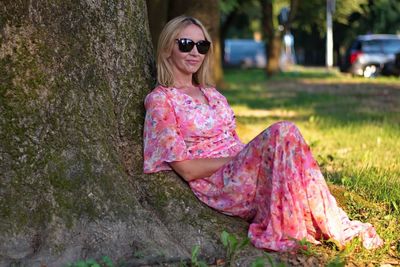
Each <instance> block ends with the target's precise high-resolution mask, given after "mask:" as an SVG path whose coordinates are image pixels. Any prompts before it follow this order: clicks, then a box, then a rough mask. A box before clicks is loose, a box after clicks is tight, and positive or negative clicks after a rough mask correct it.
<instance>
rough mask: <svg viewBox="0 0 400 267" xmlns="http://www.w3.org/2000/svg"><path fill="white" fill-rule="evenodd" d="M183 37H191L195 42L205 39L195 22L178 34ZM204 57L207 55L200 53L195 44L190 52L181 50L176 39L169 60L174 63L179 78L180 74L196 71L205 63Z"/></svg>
mask: <svg viewBox="0 0 400 267" xmlns="http://www.w3.org/2000/svg"><path fill="white" fill-rule="evenodd" d="M181 38H186V39H191V40H193V41H194V42H195V43H197V42H198V41H202V40H205V37H204V34H203V31H202V30H201V28H200V27H199V26H197V25H194V24H191V25H189V26H187V27H186V28H184V29H183V30H182V31H181V32H180V33H179V34H178V36H177V38H176V39H181ZM204 58H205V55H202V54H200V53H199V52H198V51H197V47H196V46H194V47H193V49H192V50H191V51H189V52H181V51H180V50H179V47H178V43H177V42H176V41H175V42H174V45H173V48H172V52H171V56H170V57H169V58H168V60H169V61H170V62H171V64H172V68H173V72H174V75H175V78H178V79H179V76H187V75H192V74H194V73H196V72H197V71H198V69H199V68H200V66H201V64H202V63H203V61H204ZM177 76H178V77H177Z"/></svg>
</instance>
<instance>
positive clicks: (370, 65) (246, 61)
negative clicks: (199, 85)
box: [147, 0, 400, 85]
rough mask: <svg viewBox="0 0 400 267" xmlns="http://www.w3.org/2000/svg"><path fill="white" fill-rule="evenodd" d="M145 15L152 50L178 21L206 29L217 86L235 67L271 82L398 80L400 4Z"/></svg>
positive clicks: (226, 1)
mask: <svg viewBox="0 0 400 267" xmlns="http://www.w3.org/2000/svg"><path fill="white" fill-rule="evenodd" d="M147 7H148V17H149V23H150V30H151V34H152V39H153V45H154V47H156V46H157V40H158V36H159V33H160V31H161V29H162V27H163V26H164V25H165V23H166V22H167V21H168V20H170V19H172V18H174V17H176V16H178V15H181V14H186V15H189V16H194V17H196V18H198V19H200V20H201V21H202V22H203V23H204V24H205V26H206V27H207V28H208V30H209V31H210V33H211V36H212V39H213V42H214V50H215V52H216V53H215V58H214V79H215V81H216V83H217V85H218V84H221V83H223V70H224V68H232V67H240V68H263V69H265V72H266V74H267V75H268V76H273V75H275V74H277V73H279V72H282V71H285V70H287V69H288V68H290V67H291V66H293V65H303V66H326V67H327V68H339V69H340V70H341V71H342V72H347V73H350V74H352V75H354V76H364V77H375V76H378V75H396V76H398V75H400V71H399V69H400V67H399V64H400V55H399V53H400V16H399V14H400V1H398V0H325V1H321V0H307V1H300V0H202V1H196V0H147ZM396 57H397V58H396Z"/></svg>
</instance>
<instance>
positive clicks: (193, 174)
mask: <svg viewBox="0 0 400 267" xmlns="http://www.w3.org/2000/svg"><path fill="white" fill-rule="evenodd" d="M231 159H232V157H227V158H214V159H210V158H208V159H192V160H183V161H174V162H170V163H169V165H170V166H171V167H172V169H174V171H176V172H177V173H178V174H179V175H180V176H181V177H182V178H183V179H185V180H186V181H188V182H189V181H192V180H195V179H198V178H204V177H208V176H211V175H212V174H213V173H215V172H216V171H217V170H218V169H219V168H221V167H222V166H223V165H224V164H225V163H227V162H228V161H230V160H231Z"/></svg>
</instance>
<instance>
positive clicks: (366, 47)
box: [362, 40, 382, 53]
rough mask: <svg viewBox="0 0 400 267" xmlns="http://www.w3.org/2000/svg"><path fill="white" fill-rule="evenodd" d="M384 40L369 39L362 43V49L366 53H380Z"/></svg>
mask: <svg viewBox="0 0 400 267" xmlns="http://www.w3.org/2000/svg"><path fill="white" fill-rule="evenodd" d="M381 46H382V40H369V41H364V42H363V43H362V51H364V52H365V53H380V52H382V48H381Z"/></svg>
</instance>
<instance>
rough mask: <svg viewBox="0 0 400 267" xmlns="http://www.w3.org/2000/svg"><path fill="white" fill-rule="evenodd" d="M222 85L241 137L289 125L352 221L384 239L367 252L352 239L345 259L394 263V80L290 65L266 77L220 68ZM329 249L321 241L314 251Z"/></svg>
mask: <svg viewBox="0 0 400 267" xmlns="http://www.w3.org/2000/svg"><path fill="white" fill-rule="evenodd" d="M225 82H226V85H225V86H224V88H222V89H221V91H222V93H223V94H224V95H225V96H226V97H227V98H228V101H229V102H230V104H231V105H232V107H233V109H234V111H235V113H236V117H237V123H238V133H239V136H240V137H241V139H242V140H243V141H245V142H248V141H250V140H251V139H252V138H253V137H255V136H256V135H257V134H258V133H259V132H261V131H262V130H263V129H265V128H266V127H267V126H268V125H271V124H272V123H274V122H276V121H280V120H290V121H293V122H295V123H296V124H297V126H298V127H299V128H300V130H301V131H302V133H303V135H304V137H305V139H306V140H307V142H308V143H309V145H310V146H311V148H312V150H313V153H314V156H315V158H316V159H317V161H318V162H319V164H320V166H321V169H322V171H323V173H324V175H325V177H326V179H327V180H328V181H329V182H330V183H331V184H332V185H331V186H332V188H335V190H334V191H335V192H334V193H335V196H336V197H337V198H338V201H339V202H340V203H341V204H342V206H343V208H344V209H345V210H346V211H347V212H348V213H349V215H350V216H351V217H352V218H353V219H359V220H362V221H368V222H371V223H373V224H374V225H375V226H376V228H377V230H378V232H379V233H380V235H381V236H382V237H383V238H384V239H385V241H386V242H385V247H384V248H382V249H378V250H375V251H367V250H364V249H361V247H360V245H359V243H358V242H357V241H354V242H353V243H352V246H349V249H348V250H347V251H346V252H345V253H344V254H345V256H346V261H347V262H352V261H353V262H358V263H361V262H370V261H371V260H372V261H373V262H374V261H375V262H377V263H378V262H387V263H390V262H392V263H394V261H398V259H399V258H400V239H399V236H398V233H400V226H399V219H400V153H399V150H400V78H395V77H381V78H377V79H364V78H354V77H350V76H347V75H343V74H341V73H339V72H337V71H331V72H327V71H325V70H324V69H318V68H313V69H312V68H307V69H305V68H301V67H296V68H294V69H293V70H292V71H287V72H286V73H282V74H279V75H277V76H276V77H273V78H267V77H266V76H265V75H264V73H263V71H262V70H237V69H236V70H232V69H230V70H225ZM333 184H334V185H333ZM344 189H345V190H344ZM359 196H361V197H359ZM318 249H319V250H321V248H320V247H319V248H318ZM331 251H332V249H326V246H324V247H323V248H322V252H321V253H328V254H330V256H332V252H331ZM355 252H357V253H355ZM333 254H335V253H333ZM342 254H343V253H342ZM399 264H400V261H399Z"/></svg>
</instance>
